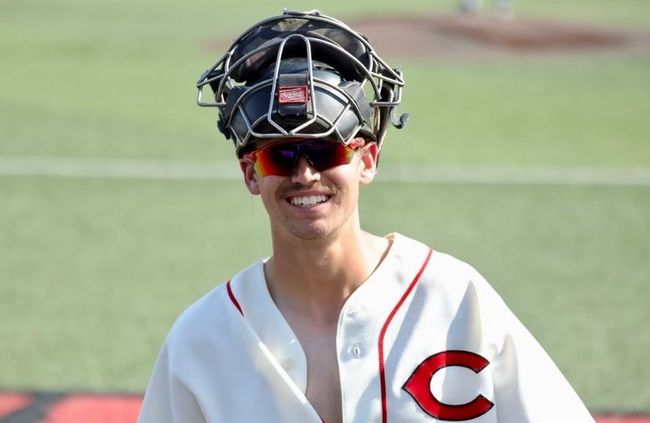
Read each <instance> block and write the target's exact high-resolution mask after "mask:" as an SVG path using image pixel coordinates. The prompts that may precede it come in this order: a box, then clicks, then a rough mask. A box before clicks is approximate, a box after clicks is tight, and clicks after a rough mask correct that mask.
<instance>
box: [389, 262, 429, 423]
mask: <svg viewBox="0 0 650 423" xmlns="http://www.w3.org/2000/svg"><path fill="white" fill-rule="evenodd" d="M431 254H433V250H432V249H429V253H428V254H427V258H426V259H424V263H422V267H420V270H419V271H418V273H417V274H416V275H415V277H414V278H413V280H412V281H411V283H410V284H409V286H408V288H406V291H404V294H403V295H402V297H401V298H400V299H399V301H398V302H397V304H395V307H393V310H392V311H391V312H390V314H389V315H388V317H387V318H386V321H385V322H384V326H382V328H381V332H379V342H378V349H379V383H380V386H381V421H382V423H387V422H388V398H387V396H386V369H385V367H384V336H385V335H386V331H387V330H388V326H390V322H391V321H392V320H393V317H395V314H397V312H398V310H399V309H400V308H401V307H402V304H404V301H406V298H408V296H409V295H410V294H411V291H413V288H415V285H417V283H418V281H419V280H420V277H421V276H422V273H424V269H426V267H427V264H429V259H430V258H431Z"/></svg>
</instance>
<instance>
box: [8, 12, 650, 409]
mask: <svg viewBox="0 0 650 423" xmlns="http://www.w3.org/2000/svg"><path fill="white" fill-rule="evenodd" d="M284 7H286V8H289V9H291V10H310V9H313V8H319V9H320V10H321V12H323V13H325V14H328V15H332V16H335V17H337V18H340V19H342V20H344V21H345V22H346V23H349V24H350V25H351V26H353V27H355V28H359V29H361V30H362V31H364V32H366V33H367V34H368V36H369V38H370V40H371V41H373V42H374V43H375V46H376V48H377V50H378V52H379V53H380V55H381V56H382V57H384V58H385V59H386V60H387V61H388V63H389V64H391V65H393V66H399V67H400V68H401V69H402V70H403V71H404V73H405V77H406V80H407V87H406V89H405V92H404V102H403V105H402V107H401V110H402V111H403V112H409V113H410V114H411V120H410V122H409V124H408V126H407V127H406V128H405V129H404V130H401V131H398V130H391V131H390V132H389V135H388V138H387V140H386V143H385V148H384V151H383V155H382V159H381V166H380V176H379V178H378V180H377V181H376V183H374V184H373V185H371V186H369V187H367V188H365V189H364V190H363V191H362V204H361V213H362V222H364V223H365V228H366V229H367V230H369V231H371V232H376V233H380V234H386V233H390V232H394V231H396V232H401V233H404V234H406V235H409V236H412V237H415V238H417V239H419V240H422V241H424V242H426V243H428V244H429V245H431V246H432V247H433V248H434V249H436V250H439V251H444V252H448V253H451V254H453V255H455V256H457V257H459V258H461V259H463V260H465V261H468V262H469V263H471V264H472V265H474V266H475V267H477V268H478V269H479V271H481V273H483V274H484V276H485V277H486V278H487V279H488V280H489V281H491V283H492V284H493V285H494V287H495V288H496V289H497V291H498V292H499V293H500V294H501V295H502V296H503V297H504V299H505V300H506V302H507V303H508V304H509V305H510V306H511V308H512V309H513V311H514V312H515V313H516V314H517V315H518V316H519V317H520V319H521V320H522V321H523V322H524V323H525V324H526V326H527V327H528V328H529V329H530V330H531V332H532V333H533V334H534V335H535V336H536V338H537V339H538V340H539V341H540V343H541V344H542V345H543V346H544V347H545V348H546V350H547V351H548V352H549V354H550V355H551V356H552V357H553V358H554V360H555V361H556V363H557V364H558V366H559V367H560V368H561V369H562V371H563V372H564V373H565V375H566V376H567V378H568V379H569V380H570V381H571V383H572V385H573V386H574V387H575V389H576V390H577V391H578V393H579V394H580V395H581V397H582V398H583V399H584V401H585V402H586V403H587V405H588V407H589V408H590V409H591V410H593V411H594V412H635V413H646V412H650V389H649V388H648V383H647V381H648V380H650V367H648V366H647V352H648V351H649V350H650V332H649V331H648V326H647V322H648V321H650V308H649V299H650V287H649V282H650V243H649V241H648V236H649V235H650V145H649V142H650V122H649V120H650V119H648V112H649V111H650V43H649V41H648V40H650V38H649V37H650V5H649V4H648V2H647V1H645V0H619V1H611V0H564V1H561V2H560V1H534V0H517V1H514V2H510V3H508V2H505V3H504V2H494V1H490V0H484V2H483V4H482V5H481V4H478V3H477V2H467V1H465V2H460V1H451V0H440V1H435V2H433V1H430V0H429V1H424V0H403V1H400V2H388V1H375V2H351V1H344V0H331V1H329V2H327V3H324V2H321V3H320V4H317V3H313V2H305V1H296V0H287V1H283V2H279V1H276V0H271V1H265V2H263V3H261V2H255V1H251V0H240V1H239V2H237V3H235V2H231V1H221V0H213V1H202V0H191V1H188V2H178V1H171V0H157V1H152V0H133V1H121V0H95V1H80V0H50V1H42V0H1V1H0V391H30V392H34V391H38V392H72V391H82V392H113V393H141V392H143V390H144V388H145V386H146V383H147V380H148V377H149V373H150V371H151V368H152V365H153V362H154V360H155V358H156V355H157V353H158V350H159V348H160V346H161V345H162V342H163V339H164V336H165V334H166V333H167V331H168V329H169V328H170V326H171V324H172V323H173V321H174V319H175V318H176V316H177V315H178V314H179V313H180V312H181V311H182V310H183V309H184V308H185V307H186V306H187V305H189V304H190V303H191V302H192V301H194V300H195V299H196V298H198V297H200V296H201V295H203V294H204V293H206V292H207V291H209V290H210V289H211V288H213V287H214V286H216V285H218V284H220V283H222V282H223V281H226V280H228V279H229V278H230V277H231V276H232V275H233V274H235V273H236V272H237V271H238V270H240V269H241V268H242V267H244V266H245V265H247V264H249V263H251V262H253V261H255V260H256V259H258V258H259V257H261V256H266V255H268V254H270V243H269V234H268V229H267V221H266V214H265V211H264V208H263V206H262V204H261V203H260V202H259V201H258V199H256V198H251V197H250V195H248V193H247V191H246V190H245V189H244V187H243V184H242V183H241V181H240V178H239V176H238V165H237V163H236V161H235V160H234V150H233V148H232V146H231V145H230V144H229V142H227V141H225V140H224V139H223V138H222V137H221V135H220V134H219V133H218V132H217V130H216V124H215V121H216V111H215V110H213V109H199V108H198V107H196V106H195V103H194V101H195V87H194V84H195V81H196V80H197V79H198V77H199V75H200V74H201V73H202V72H203V70H205V69H206V68H208V67H209V66H211V65H212V64H213V63H214V62H216V60H217V59H218V58H220V57H221V55H222V54H223V52H224V51H225V49H226V48H227V46H228V45H229V44H230V42H231V41H232V40H233V39H234V38H235V37H236V36H237V35H239V34H240V33H241V32H242V31H243V30H244V29H245V28H248V27H249V26H251V25H252V24H254V23H255V22H257V21H258V20H260V19H262V18H265V17H267V16H272V15H274V14H279V13H280V12H281V11H282V9H283V8H284ZM461 9H462V10H463V11H462V12H461Z"/></svg>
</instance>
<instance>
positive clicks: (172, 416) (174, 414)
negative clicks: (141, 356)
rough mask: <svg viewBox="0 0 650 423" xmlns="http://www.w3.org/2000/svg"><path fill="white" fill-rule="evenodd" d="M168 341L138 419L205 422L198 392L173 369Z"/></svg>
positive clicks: (154, 422)
mask: <svg viewBox="0 0 650 423" xmlns="http://www.w3.org/2000/svg"><path fill="white" fill-rule="evenodd" d="M169 362H170V360H169V350H168V346H167V344H165V345H164V346H163V348H162V350H161V351H160V354H159V355H158V359H157V360H156V364H155V366H154V370H153V373H152V375H151V378H150V380H149V385H148V386H147V391H146V393H145V396H144V401H143V403H142V408H141V410H140V416H139V418H138V423H185V422H192V423H204V422H205V421H206V420H205V417H204V416H203V413H202V411H201V408H200V407H199V404H198V402H197V400H196V398H195V396H194V395H193V394H192V392H190V390H189V389H187V387H186V386H185V385H184V384H183V383H182V382H181V381H180V380H179V379H178V378H176V377H174V374H173V372H172V371H171V369H170V364H169Z"/></svg>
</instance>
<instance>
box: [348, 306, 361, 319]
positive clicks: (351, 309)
mask: <svg viewBox="0 0 650 423" xmlns="http://www.w3.org/2000/svg"><path fill="white" fill-rule="evenodd" d="M345 314H347V316H348V317H351V318H353V319H354V318H355V317H357V315H359V310H358V309H357V308H356V307H349V308H348V311H347V312H346V313H345Z"/></svg>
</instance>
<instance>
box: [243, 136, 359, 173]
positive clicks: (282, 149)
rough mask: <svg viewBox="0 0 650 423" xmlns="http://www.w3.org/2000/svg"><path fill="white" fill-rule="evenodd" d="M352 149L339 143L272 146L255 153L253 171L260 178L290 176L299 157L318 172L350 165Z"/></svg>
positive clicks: (323, 142)
mask: <svg viewBox="0 0 650 423" xmlns="http://www.w3.org/2000/svg"><path fill="white" fill-rule="evenodd" d="M353 156H354V149H352V148H350V147H348V146H346V145H343V144H341V143H339V142H331V141H305V142H287V143H282V144H274V145H270V146H268V147H265V148H262V149H260V150H257V151H256V152H255V158H256V160H255V171H256V172H257V173H258V174H259V175H262V176H268V175H277V176H291V175H292V174H293V170H294V168H295V166H296V163H298V159H299V158H300V157H305V158H306V159H307V161H309V163H310V164H311V165H312V166H313V167H314V168H315V169H316V170H317V171H319V172H322V171H324V170H327V169H330V168H332V167H334V166H339V165H342V164H347V163H350V161H351V160H352V157H353Z"/></svg>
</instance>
